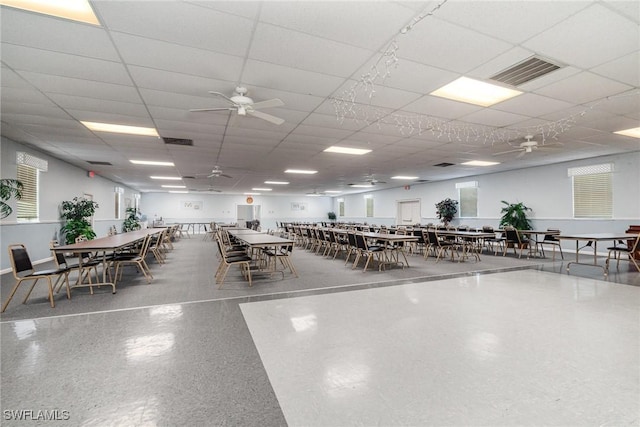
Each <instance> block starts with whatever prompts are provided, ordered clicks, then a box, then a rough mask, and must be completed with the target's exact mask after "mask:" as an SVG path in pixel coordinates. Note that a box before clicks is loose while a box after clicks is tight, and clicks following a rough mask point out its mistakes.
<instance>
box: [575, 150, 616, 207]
mask: <svg viewBox="0 0 640 427" xmlns="http://www.w3.org/2000/svg"><path fill="white" fill-rule="evenodd" d="M612 172H613V164H611V163H606V164H602V165H592V166H583V167H576V168H569V171H568V174H569V176H570V177H571V178H572V180H573V217H574V218H613V179H612Z"/></svg>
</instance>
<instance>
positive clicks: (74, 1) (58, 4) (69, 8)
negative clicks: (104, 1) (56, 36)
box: [0, 0, 100, 25]
mask: <svg viewBox="0 0 640 427" xmlns="http://www.w3.org/2000/svg"><path fill="white" fill-rule="evenodd" d="M0 4H2V5H5V6H11V7H15V8H17V9H23V10H29V11H31V12H37V13H44V14H45V15H51V16H57V17H59V18H65V19H71V20H73V21H80V22H86V23H87V24H93V25H100V21H98V18H97V17H96V15H95V14H94V13H93V9H91V5H89V2H88V1H87V0H0Z"/></svg>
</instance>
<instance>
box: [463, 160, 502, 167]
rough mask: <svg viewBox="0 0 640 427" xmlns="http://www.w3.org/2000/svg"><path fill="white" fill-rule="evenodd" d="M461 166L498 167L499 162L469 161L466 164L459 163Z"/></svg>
mask: <svg viewBox="0 0 640 427" xmlns="http://www.w3.org/2000/svg"><path fill="white" fill-rule="evenodd" d="M460 164H461V165H465V166H493V165H499V164H500V162H486V161H484V160H470V161H468V162H464V163H460Z"/></svg>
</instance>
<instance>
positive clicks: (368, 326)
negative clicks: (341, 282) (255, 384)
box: [241, 270, 640, 426]
mask: <svg viewBox="0 0 640 427" xmlns="http://www.w3.org/2000/svg"><path fill="white" fill-rule="evenodd" d="M639 297H640V293H639V292H638V289H637V288H632V287H626V286H612V285H610V284H608V283H605V282H601V281H596V280H589V279H581V278H575V277H569V276H558V275H557V274H552V273H543V272H539V271H532V270H527V271H520V272H510V273H501V274H491V275H478V276H475V277H467V278H457V279H450V280H441V281H436V282H429V283H416V284H410V285H401V286H393V287H386V288H378V289H367V290H359V291H352V292H343V293H339V294H332V295H318V296H308V297H301V298H293V299H287V300H278V301H264V302H255V303H249V304H242V305H241V309H242V312H243V314H244V316H245V319H246V320H247V324H248V326H249V330H250V331H251V335H252V337H253V340H254V342H255V343H256V347H257V348H258V351H259V353H260V356H261V359H262V362H263V364H264V365H265V368H266V371H267V373H268V375H269V379H270V381H271V384H272V386H273V388H274V390H275V393H276V396H277V397H278V401H279V402H280V406H281V407H282V410H283V412H284V414H285V418H286V420H287V422H288V423H289V425H291V426H346V425H367V426H368V425H371V426H374V425H383V426H393V425H410V426H415V425H456V426H459V425H489V426H494V425H565V426H567V425H570V426H573V425H593V426H602V425H612V426H613V425H619V426H623V425H624V426H626V425H638V423H639V422H640V418H639V410H640V406H639V405H640V377H639V369H638V367H640V357H639V356H640V353H639V352H640V327H639V322H638V320H639V317H638V315H639V306H640V304H639V303H640V298H639Z"/></svg>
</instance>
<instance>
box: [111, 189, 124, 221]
mask: <svg viewBox="0 0 640 427" xmlns="http://www.w3.org/2000/svg"><path fill="white" fill-rule="evenodd" d="M113 192H114V202H115V203H114V205H115V208H116V209H115V212H114V213H115V215H114V218H115V219H120V218H122V215H121V214H120V205H121V204H122V194H123V193H124V188H122V187H115V188H114V189H113Z"/></svg>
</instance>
